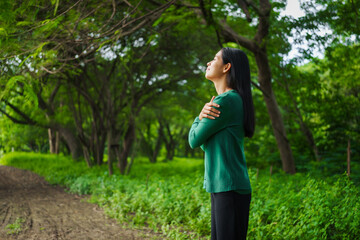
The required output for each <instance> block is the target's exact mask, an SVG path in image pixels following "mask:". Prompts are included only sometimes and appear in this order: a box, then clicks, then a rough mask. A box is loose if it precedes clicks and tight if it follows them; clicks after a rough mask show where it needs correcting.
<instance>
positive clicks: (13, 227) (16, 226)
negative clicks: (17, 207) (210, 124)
mask: <svg viewBox="0 0 360 240" xmlns="http://www.w3.org/2000/svg"><path fill="white" fill-rule="evenodd" d="M24 222H25V220H24V219H22V218H16V220H15V222H14V223H12V224H8V225H6V226H5V229H9V231H8V232H7V234H9V235H10V234H18V233H20V232H21V227H22V223H24Z"/></svg>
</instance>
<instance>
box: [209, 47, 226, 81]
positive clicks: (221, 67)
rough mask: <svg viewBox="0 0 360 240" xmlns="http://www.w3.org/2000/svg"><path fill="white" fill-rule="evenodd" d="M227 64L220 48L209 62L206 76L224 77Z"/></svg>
mask: <svg viewBox="0 0 360 240" xmlns="http://www.w3.org/2000/svg"><path fill="white" fill-rule="evenodd" d="M226 72H227V71H226V64H224V63H223V60H222V51H221V50H220V51H219V52H218V53H217V54H216V55H215V57H214V59H213V60H212V61H211V62H208V63H207V68H206V73H205V77H206V78H207V79H209V80H212V81H213V80H215V79H218V78H222V77H223V76H224V75H225V74H226Z"/></svg>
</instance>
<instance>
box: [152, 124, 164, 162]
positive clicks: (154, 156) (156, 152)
mask: <svg viewBox="0 0 360 240" xmlns="http://www.w3.org/2000/svg"><path fill="white" fill-rule="evenodd" d="M162 142H163V134H162V130H161V125H160V126H159V129H158V137H157V139H156V144H155V148H154V151H153V154H152V157H151V159H150V162H152V163H156V159H157V157H158V155H159V152H160V149H161V143H162Z"/></svg>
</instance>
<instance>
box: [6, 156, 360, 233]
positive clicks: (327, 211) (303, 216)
mask: <svg viewBox="0 0 360 240" xmlns="http://www.w3.org/2000/svg"><path fill="white" fill-rule="evenodd" d="M0 163H1V164H4V165H11V166H15V167H19V168H24V169H29V170H32V171H34V172H36V173H38V174H40V175H42V176H44V177H45V178H46V180H48V181H49V182H51V183H53V184H61V185H64V186H66V187H67V189H69V191H71V192H74V193H78V194H91V195H92V197H91V202H93V203H97V204H99V205H100V206H102V207H103V208H104V209H105V212H106V213H107V214H108V215H110V216H111V217H114V218H116V219H118V220H119V221H120V222H121V221H126V222H130V223H131V224H133V225H134V226H148V227H150V228H152V229H154V231H156V232H162V233H163V234H165V235H166V236H167V237H168V238H170V239H195V238H196V239H198V238H200V237H204V238H209V236H210V197H209V194H208V193H206V192H205V191H204V190H203V189H202V181H203V161H202V160H199V159H184V158H175V159H174V160H173V161H171V162H159V163H156V164H151V163H149V162H148V161H147V160H146V159H145V158H136V159H135V163H134V166H133V169H132V172H131V174H130V175H128V176H121V175H119V174H117V173H116V174H114V175H113V176H109V174H108V173H107V167H106V166H102V167H93V168H87V167H86V165H85V164H84V163H83V162H73V161H72V160H71V159H69V158H67V157H63V156H54V155H44V154H34V153H12V154H8V155H5V156H4V157H3V158H2V159H1V160H0ZM249 175H250V178H251V183H252V188H253V193H252V201H251V210H250V220H249V230H248V238H249V239H356V238H357V237H358V236H359V235H360V211H359V209H360V203H359V201H358V199H359V197H360V196H359V195H360V194H359V190H358V189H357V187H356V186H355V185H354V184H353V183H352V181H350V180H349V179H348V178H347V176H346V175H341V176H339V175H338V176H333V177H326V178H324V177H322V176H321V175H319V173H316V175H314V174H310V173H308V174H303V173H297V174H295V175H287V174H284V173H281V172H279V173H276V174H274V175H272V176H271V177H270V176H269V174H268V173H265V172H263V171H260V173H259V174H258V175H259V177H258V178H257V177H256V171H255V170H253V169H250V170H249Z"/></svg>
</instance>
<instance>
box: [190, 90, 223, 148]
mask: <svg viewBox="0 0 360 240" xmlns="http://www.w3.org/2000/svg"><path fill="white" fill-rule="evenodd" d="M226 98H227V96H226V95H225V96H217V97H216V98H215V99H214V103H215V104H218V105H220V108H216V107H214V108H216V109H217V110H220V111H221V114H220V116H219V117H215V118H214V119H209V118H206V117H203V118H202V120H200V119H199V117H196V118H195V121H194V123H193V124H192V126H191V129H190V132H189V144H190V147H191V148H196V147H199V146H201V145H202V144H204V143H205V142H206V140H207V139H208V138H209V137H211V136H212V135H213V134H215V133H216V132H218V131H220V130H221V129H223V128H225V127H226V124H227V122H228V121H229V117H230V109H229V104H228V103H227V101H226Z"/></svg>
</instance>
